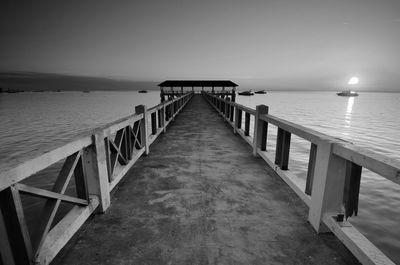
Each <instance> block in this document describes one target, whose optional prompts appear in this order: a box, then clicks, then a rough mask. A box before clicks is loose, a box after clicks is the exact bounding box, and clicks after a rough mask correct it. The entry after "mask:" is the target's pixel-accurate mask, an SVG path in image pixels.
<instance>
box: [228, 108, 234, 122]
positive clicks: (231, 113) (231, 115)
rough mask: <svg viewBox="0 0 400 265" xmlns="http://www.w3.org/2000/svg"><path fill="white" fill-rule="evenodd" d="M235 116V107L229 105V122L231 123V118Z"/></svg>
mask: <svg viewBox="0 0 400 265" xmlns="http://www.w3.org/2000/svg"><path fill="white" fill-rule="evenodd" d="M234 115H235V106H233V105H231V107H230V110H229V120H230V121H231V122H233V117H234Z"/></svg>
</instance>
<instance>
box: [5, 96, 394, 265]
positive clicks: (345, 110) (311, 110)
mask: <svg viewBox="0 0 400 265" xmlns="http://www.w3.org/2000/svg"><path fill="white" fill-rule="evenodd" d="M237 102H238V103H240V104H243V105H246V106H249V107H252V108H255V106H256V105H259V104H265V105H268V106H269V112H270V114H272V115H275V116H278V117H281V118H284V119H286V120H289V121H291V122H295V123H299V124H301V125H303V126H306V127H309V128H313V129H316V130H318V131H321V132H323V133H326V134H329V135H331V136H334V137H337V138H341V139H344V140H346V141H350V142H353V143H355V144H357V145H358V146H362V147H365V148H368V149H372V150H373V151H375V152H377V153H380V154H384V155H387V156H389V157H391V158H394V159H397V160H400V138H399V135H400V107H399V106H400V93H399V94H396V93H362V94H361V95H360V96H359V97H356V98H345V97H338V96H336V94H335V93H332V92H270V93H268V94H266V95H255V96H252V97H243V96H238V97H237ZM158 103H159V93H158V92H156V91H154V92H149V93H147V94H139V93H137V92H91V93H82V92H59V93H56V92H45V93H19V94H0V170H5V169H8V168H11V167H14V166H16V165H17V164H19V163H21V162H23V161H25V160H27V159H29V158H32V157H35V156H37V155H39V154H42V153H44V152H46V151H49V150H52V149H54V148H55V147H57V146H60V145H62V144H64V143H67V142H69V141H71V140H72V139H74V138H76V137H77V136H78V135H80V134H82V133H87V132H89V131H90V130H91V129H93V128H96V127H99V126H101V125H105V124H107V123H109V122H112V121H114V120H116V119H118V118H121V117H124V116H126V115H129V114H132V113H133V112H134V108H135V106H136V105H139V104H144V105H147V106H154V105H156V104H158ZM268 133H269V137H270V139H271V140H270V141H269V142H268V146H267V148H270V149H272V150H273V149H274V144H275V142H274V140H275V137H276V128H274V127H273V126H270V128H269V132H268ZM292 139H293V142H292V145H291V153H290V162H289V167H290V169H291V170H293V171H294V172H295V173H297V174H298V175H299V176H300V177H302V178H305V176H306V169H307V162H308V151H309V143H307V142H306V141H304V140H302V139H300V138H297V137H294V136H293V138H292ZM399 206H400V188H399V187H398V185H394V184H393V183H392V182H390V181H387V180H385V179H383V178H381V177H379V176H377V175H375V174H374V173H372V172H369V171H367V170H364V171H363V175H362V183H361V194H360V205H359V214H358V216H357V217H352V218H351V222H352V223H353V224H355V225H356V226H357V228H358V229H359V230H361V231H362V232H363V234H364V235H365V236H367V237H368V238H369V239H370V240H371V241H373V242H374V244H376V245H377V246H378V247H379V248H381V249H382V250H383V251H384V252H385V253H386V254H387V255H388V256H390V257H391V258H392V259H393V261H395V262H396V263H399V264H400V254H399V251H398V250H399V248H400V211H399V209H400V207H399Z"/></svg>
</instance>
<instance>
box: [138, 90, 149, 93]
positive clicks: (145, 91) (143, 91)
mask: <svg viewBox="0 0 400 265" xmlns="http://www.w3.org/2000/svg"><path fill="white" fill-rule="evenodd" d="M138 92H139V93H147V90H139V91H138Z"/></svg>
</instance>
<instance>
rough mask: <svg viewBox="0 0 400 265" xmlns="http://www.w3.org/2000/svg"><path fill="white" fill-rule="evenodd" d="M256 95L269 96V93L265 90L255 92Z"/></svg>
mask: <svg viewBox="0 0 400 265" xmlns="http://www.w3.org/2000/svg"><path fill="white" fill-rule="evenodd" d="M254 93H255V94H267V91H265V89H263V90H257V91H256V92H254Z"/></svg>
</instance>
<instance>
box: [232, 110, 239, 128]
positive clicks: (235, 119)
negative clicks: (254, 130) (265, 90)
mask: <svg viewBox="0 0 400 265" xmlns="http://www.w3.org/2000/svg"><path fill="white" fill-rule="evenodd" d="M234 108H235V118H234V120H233V133H237V131H238V129H239V126H238V121H239V111H240V110H239V108H238V107H237V106H235V107H234Z"/></svg>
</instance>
